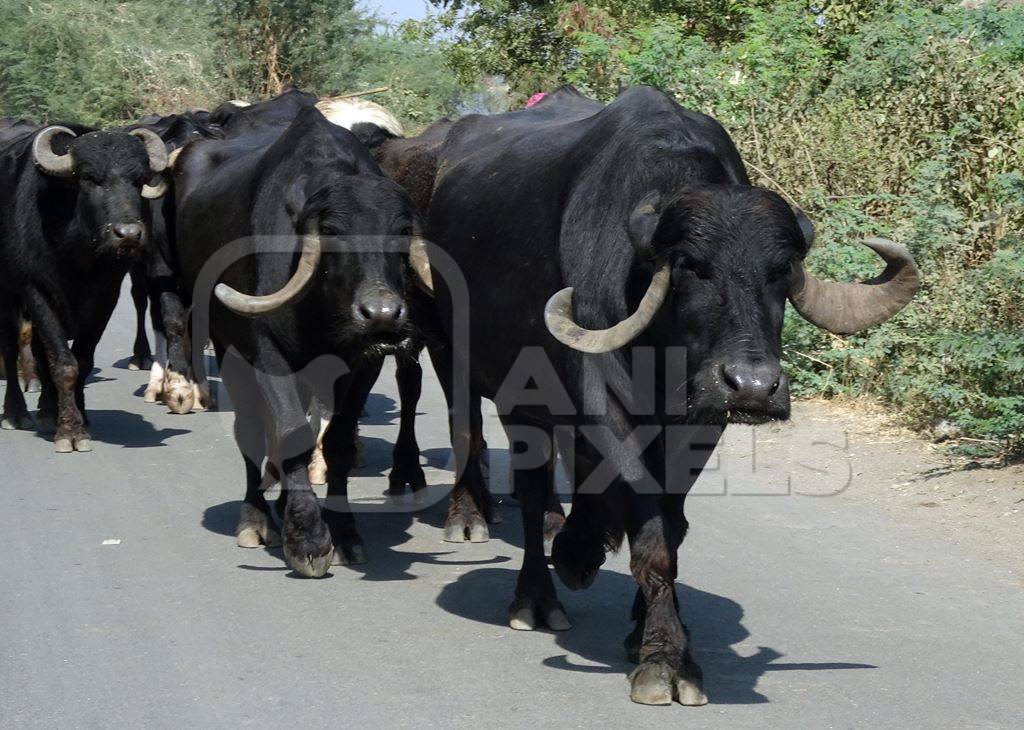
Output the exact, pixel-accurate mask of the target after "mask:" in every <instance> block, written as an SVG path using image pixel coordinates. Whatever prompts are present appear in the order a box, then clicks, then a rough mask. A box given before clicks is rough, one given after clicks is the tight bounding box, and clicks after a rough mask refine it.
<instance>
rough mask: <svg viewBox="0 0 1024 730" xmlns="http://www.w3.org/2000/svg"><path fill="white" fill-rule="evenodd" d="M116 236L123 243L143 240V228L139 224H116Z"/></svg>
mask: <svg viewBox="0 0 1024 730" xmlns="http://www.w3.org/2000/svg"><path fill="white" fill-rule="evenodd" d="M113 230H114V235H115V236H117V237H118V238H119V239H121V240H122V241H139V240H141V239H142V226H140V225H139V224H138V223H115V224H114V226H113Z"/></svg>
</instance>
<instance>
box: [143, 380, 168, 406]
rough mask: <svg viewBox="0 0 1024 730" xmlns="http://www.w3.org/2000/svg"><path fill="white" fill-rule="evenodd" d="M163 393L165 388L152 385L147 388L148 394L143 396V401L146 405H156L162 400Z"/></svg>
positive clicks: (158, 384) (157, 384)
mask: <svg viewBox="0 0 1024 730" xmlns="http://www.w3.org/2000/svg"><path fill="white" fill-rule="evenodd" d="M162 391H163V387H162V386H161V385H160V383H156V384H155V385H154V384H153V383H150V384H149V385H147V386H146V392H145V393H143V394H142V400H144V401H145V402H146V403H156V402H157V401H158V400H160V393H161V392H162Z"/></svg>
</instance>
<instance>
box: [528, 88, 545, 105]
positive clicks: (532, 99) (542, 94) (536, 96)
mask: <svg viewBox="0 0 1024 730" xmlns="http://www.w3.org/2000/svg"><path fill="white" fill-rule="evenodd" d="M547 95H548V92H546V91H541V92H539V93H537V94H534V95H533V96H531V97H530V100H529V101H528V102H526V108H527V109H529V108H530V107H531V106H533V105H534V104H536V103H537V102H539V101H540V100H541V99H543V98H544V97H545V96H547Z"/></svg>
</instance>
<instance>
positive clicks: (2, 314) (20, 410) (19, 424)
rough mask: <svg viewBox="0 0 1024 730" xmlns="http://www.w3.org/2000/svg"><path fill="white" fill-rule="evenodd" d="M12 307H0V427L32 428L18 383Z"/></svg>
mask: <svg viewBox="0 0 1024 730" xmlns="http://www.w3.org/2000/svg"><path fill="white" fill-rule="evenodd" d="M15 311H16V310H15V309H14V308H8V307H6V306H3V307H0V346H2V348H3V366H4V377H5V379H6V380H7V390H6V391H5V393H4V412H3V416H2V417H0V427H2V428H4V429H5V430H8V431H10V430H14V429H18V428H21V429H29V428H32V418H31V417H30V416H29V415H28V406H27V405H26V404H25V395H24V394H23V393H22V392H21V386H20V384H19V383H18V349H19V348H18V342H19V339H20V337H19V333H18V331H17V326H18V322H17V317H16V315H15Z"/></svg>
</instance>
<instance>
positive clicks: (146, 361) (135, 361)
mask: <svg viewBox="0 0 1024 730" xmlns="http://www.w3.org/2000/svg"><path fill="white" fill-rule="evenodd" d="M151 367H153V358H151V357H149V356H148V355H143V356H139V355H135V356H133V357H132V359H131V360H129V361H128V369H129V370H149V369H150V368H151Z"/></svg>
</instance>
